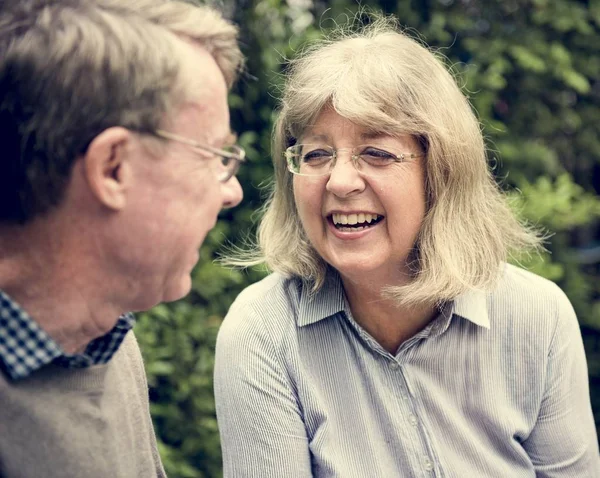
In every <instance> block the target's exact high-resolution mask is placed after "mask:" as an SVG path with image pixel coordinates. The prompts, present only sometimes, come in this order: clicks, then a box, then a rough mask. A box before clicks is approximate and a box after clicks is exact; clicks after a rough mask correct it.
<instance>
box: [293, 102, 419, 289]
mask: <svg viewBox="0 0 600 478" xmlns="http://www.w3.org/2000/svg"><path fill="white" fill-rule="evenodd" d="M299 142H301V143H313V144H316V145H319V146H318V147H321V145H328V146H331V147H333V148H334V149H336V150H337V149H340V148H356V147H357V146H359V145H365V144H366V145H370V146H372V148H373V149H372V150H373V151H376V152H378V151H381V150H383V151H393V152H395V153H398V152H402V153H416V154H420V153H421V149H420V148H419V145H418V144H417V141H415V139H414V138H413V137H411V136H408V135H407V136H401V137H392V136H387V135H373V134H372V133H371V132H370V131H369V130H367V129H366V128H364V127H361V126H359V125H357V124H355V123H352V122H351V121H349V120H347V119H346V118H344V117H342V116H340V115H339V114H337V113H336V112H335V110H333V108H327V109H324V110H323V111H322V112H321V114H320V115H319V116H318V117H317V120H316V122H315V123H314V125H312V126H311V127H309V128H308V130H307V131H306V132H305V134H304V135H303V136H302V138H301V139H300V141H299ZM360 151H364V148H361V150H360ZM351 154H352V153H351V152H350V151H349V150H345V149H344V151H340V152H339V153H338V158H337V161H336V164H335V167H334V168H333V170H332V171H331V174H329V175H325V176H316V177H308V176H299V175H294V183H293V184H294V199H295V202H296V207H297V209H298V213H299V216H300V220H301V221H302V225H303V226H304V229H305V231H306V233H307V235H308V238H309V240H310V241H311V243H312V245H313V247H314V248H315V249H316V251H317V252H318V253H319V254H320V255H321V257H322V258H323V259H324V260H325V261H326V262H327V263H329V264H330V265H331V266H333V267H334V268H336V269H337V270H338V271H339V272H340V274H341V276H342V277H343V278H345V279H349V280H351V281H353V282H364V281H370V282H373V281H375V282H379V281H383V282H384V283H389V284H393V285H400V284H402V283H406V282H407V281H408V279H409V277H410V274H409V271H408V268H407V257H408V256H409V253H410V252H411V249H412V248H413V246H414V244H415V241H416V238H417V235H418V233H419V230H420V228H421V223H422V221H423V217H424V215H425V210H426V206H425V167H424V161H423V157H417V158H416V159H407V160H405V161H404V162H391V163H390V164H388V165H387V166H378V167H377V168H376V169H374V168H371V170H370V171H371V172H367V171H366V168H361V172H359V171H357V169H356V168H355V167H354V164H353V161H351V160H350V159H351ZM310 159H311V158H310V157H308V160H310ZM363 215H364V216H363ZM369 215H370V217H369ZM369 219H370V222H369ZM342 223H346V224H342Z"/></svg>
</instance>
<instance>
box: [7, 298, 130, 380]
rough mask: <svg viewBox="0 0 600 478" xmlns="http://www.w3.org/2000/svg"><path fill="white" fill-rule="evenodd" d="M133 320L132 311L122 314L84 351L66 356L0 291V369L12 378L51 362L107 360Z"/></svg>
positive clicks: (68, 364) (78, 363) (79, 363)
mask: <svg viewBox="0 0 600 478" xmlns="http://www.w3.org/2000/svg"><path fill="white" fill-rule="evenodd" d="M134 323H135V318H134V316H133V314H131V313H127V314H124V315H122V316H121V317H119V319H118V320H117V323H116V325H115V327H114V328H113V329H112V330H111V331H110V332H109V333H108V334H106V335H104V336H102V337H99V338H97V339H95V340H93V341H92V342H90V343H89V344H88V346H87V348H86V351H85V353H83V354H74V355H69V354H65V352H64V350H63V349H62V347H61V346H60V345H59V344H58V343H57V342H56V341H55V340H54V339H52V337H50V335H48V334H47V333H46V332H45V331H44V330H43V329H42V328H41V327H40V326H39V325H38V323H37V322H36V321H35V320H34V319H33V318H32V317H31V316H30V315H29V314H28V313H27V312H26V311H25V310H24V309H23V308H22V307H21V306H20V305H19V304H17V302H15V301H14V300H13V299H11V298H10V297H9V296H8V295H7V294H6V293H4V292H3V291H2V290H0V368H1V369H3V371H4V372H5V373H6V374H7V375H8V377H10V378H11V379H12V380H18V379H22V378H25V377H27V376H29V375H31V374H32V373H33V372H34V371H36V370H38V369H40V368H42V367H43V366H45V365H47V364H49V363H51V362H55V363H57V364H58V365H60V366H63V367H66V368H82V367H88V366H91V365H97V364H101V363H107V362H108V361H109V360H110V359H111V357H112V356H113V354H114V353H115V352H116V350H117V349H118V348H119V346H120V345H121V342H122V341H123V339H124V337H125V335H126V334H127V332H128V331H129V330H130V329H131V328H132V327H133V325H134Z"/></svg>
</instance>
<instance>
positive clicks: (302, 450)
mask: <svg viewBox="0 0 600 478" xmlns="http://www.w3.org/2000/svg"><path fill="white" fill-rule="evenodd" d="M214 387H215V401H216V409H217V420H218V424H219V431H220V434H221V446H222V451H223V476H224V477H225V478H231V477H235V478H238V477H260V478H281V477H282V476H285V477H286V478H308V477H312V472H311V464H310V452H309V448H308V439H307V436H306V429H305V426H304V422H303V419H302V414H301V411H300V407H299V403H298V400H297V394H296V393H295V392H294V386H293V384H292V381H291V380H290V377H289V376H288V374H287V372H286V368H285V366H284V364H283V360H282V358H281V356H280V355H279V354H278V351H277V349H276V347H275V346H274V342H273V340H272V338H271V337H270V335H269V330H268V327H266V326H265V325H264V324H263V322H262V321H261V320H260V317H258V316H257V314H252V313H251V312H250V311H249V309H248V307H242V306H241V305H239V304H237V305H236V304H234V306H233V307H232V309H231V310H230V312H229V314H228V315H227V317H226V318H225V321H224V323H223V326H222V327H221V329H220V331H219V335H218V338H217V346H216V357H215V381H214Z"/></svg>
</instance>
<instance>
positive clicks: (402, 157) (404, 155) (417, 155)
mask: <svg viewBox="0 0 600 478" xmlns="http://www.w3.org/2000/svg"><path fill="white" fill-rule="evenodd" d="M304 144H312V143H297V144H292V145H291V146H288V147H287V148H285V151H284V152H283V156H284V158H285V159H286V162H287V169H288V171H289V172H290V173H292V174H295V175H296V176H304V177H307V178H322V177H324V176H327V175H330V174H331V172H332V171H333V168H334V167H335V165H336V164H337V163H336V162H337V159H338V158H337V153H338V151H351V152H354V151H355V150H356V149H357V148H359V147H361V146H371V147H373V148H375V149H379V150H381V151H385V152H386V153H388V154H389V155H390V156H393V157H394V163H403V162H405V161H406V159H415V158H420V157H423V156H425V155H426V154H425V153H400V154H395V153H392V152H390V151H388V150H386V149H384V148H378V147H377V146H373V145H371V144H359V145H358V146H354V147H352V148H334V147H333V146H330V145H323V146H324V147H327V148H331V150H332V152H333V155H332V159H331V161H329V162H328V164H330V165H331V166H330V167H329V169H328V170H327V172H325V173H322V174H302V173H299V172H296V171H294V170H293V169H292V159H291V154H288V151H289V150H290V149H291V148H293V147H294V146H300V145H304ZM350 159H351V160H352V163H353V165H354V169H356V170H357V171H358V172H359V173H360V172H361V171H360V169H359V168H358V167H357V165H358V160H359V159H360V154H352V155H351V156H350ZM390 164H392V163H390ZM387 166H389V164H388V165H385V166H383V167H387Z"/></svg>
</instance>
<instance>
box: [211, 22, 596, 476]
mask: <svg viewBox="0 0 600 478" xmlns="http://www.w3.org/2000/svg"><path fill="white" fill-rule="evenodd" d="M273 158H274V161H273V162H274V167H275V185H274V188H273V192H272V195H271V197H270V200H269V201H268V204H267V206H266V208H265V213H264V216H263V218H262V221H261V224H260V228H259V234H258V253H259V255H258V257H257V256H256V255H255V256H254V258H253V259H252V260H253V261H254V263H257V262H263V263H265V264H267V265H268V266H269V267H270V269H271V270H273V271H274V273H273V274H272V275H270V276H269V277H267V278H266V279H264V280H262V281H261V282H259V283H257V284H254V285H252V286H250V287H248V288H247V289H246V290H245V291H244V292H242V294H240V296H239V297H238V298H237V300H236V301H235V303H234V304H233V306H232V307H231V309H230V311H229V313H228V315H227V317H226V318H225V321H224V323H223V326H222V328H221V330H220V333H219V337H218V341H217V356H216V369H215V394H216V404H217V416H218V420H219V427H220V433H221V438H222V445H223V459H224V474H225V476H226V477H231V476H234V477H239V476H247V477H260V478H268V477H273V478H290V477H311V476H314V477H342V478H353V477H361V478H362V477H364V478H371V477H417V476H418V477H428V476H432V477H433V476H435V477H459V478H466V477H468V478H471V477H478V478H479V477H486V478H490V477H498V478H500V477H511V478H512V477H578V478H579V477H582V478H583V477H595V476H600V461H599V458H598V444H597V437H596V431H595V428H594V421H593V417H592V412H591V407H590V399H589V392H588V384H587V370H586V361H585V355H584V350H583V345H582V340H581V335H580V332H579V329H578V323H577V318H576V316H575V314H574V312H573V308H572V307H571V304H570V303H569V301H568V299H567V298H566V296H565V295H564V293H563V292H561V290H560V289H559V288H558V287H557V286H556V285H554V284H553V283H551V282H549V281H547V280H545V279H543V278H541V277H538V276H535V275H534V274H532V273H530V272H527V271H524V270H521V269H519V268H517V267H514V266H512V265H508V264H506V262H505V261H506V260H507V257H508V255H509V253H510V252H511V251H512V252H522V251H524V250H527V249H529V250H531V249H535V248H536V247H538V243H539V239H538V237H536V235H535V234H534V233H533V232H532V231H530V230H528V229H526V228H525V227H524V226H522V225H521V224H520V223H519V222H518V221H517V220H516V219H515V218H514V217H513V215H512V213H511V211H510V210H509V208H508V207H507V205H506V201H505V199H504V197H503V196H502V195H501V193H500V192H499V190H498V188H497V187H496V185H495V183H494V181H493V178H492V176H491V175H490V172H489V169H488V166H487V163H486V152H485V147H484V141H483V139H482V135H481V128H480V124H479V123H478V121H477V119H476V118H475V116H474V114H473V112H472V110H471V108H470V105H469V103H468V101H467V100H466V99H465V97H464V96H463V94H462V93H461V91H460V89H459V88H458V87H457V85H456V83H455V81H454V79H453V77H452V76H451V75H450V74H449V73H448V71H447V70H446V69H445V67H444V66H443V64H442V62H440V61H439V59H438V58H436V57H435V55H433V54H432V53H431V52H429V51H428V50H427V49H426V48H425V47H423V46H422V45H421V44H419V43H418V42H416V41H414V40H412V39H411V38H409V37H408V36H406V35H405V34H402V33H399V32H398V31H397V30H396V28H395V27H394V25H393V22H392V21H391V20H390V19H381V18H380V19H379V20H378V21H376V22H375V23H373V24H371V25H370V26H368V27H366V28H363V29H362V30H361V31H359V32H358V33H353V34H345V35H343V36H342V37H341V38H336V39H335V40H328V41H326V42H323V43H321V44H319V45H317V46H314V47H313V48H310V49H308V50H307V51H306V52H305V53H304V54H303V56H302V57H301V58H300V59H297V60H295V61H294V62H293V63H292V65H291V69H290V72H289V76H288V79H287V84H286V86H285V89H284V93H283V98H282V106H281V111H280V114H279V118H278V121H277V124H276V128H275V135H274V147H273ZM252 260H250V259H248V257H246V260H245V263H246V264H248V263H250V262H252ZM242 262H244V261H242Z"/></svg>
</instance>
